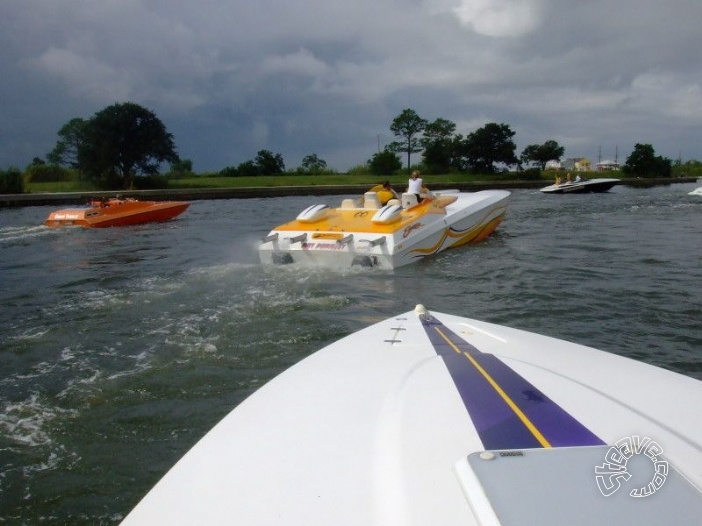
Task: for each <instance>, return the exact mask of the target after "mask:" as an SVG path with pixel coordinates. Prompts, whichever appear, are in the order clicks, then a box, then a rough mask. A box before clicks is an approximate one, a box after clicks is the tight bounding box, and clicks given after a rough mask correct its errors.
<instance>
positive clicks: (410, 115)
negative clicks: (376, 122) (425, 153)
mask: <svg viewBox="0 0 702 526" xmlns="http://www.w3.org/2000/svg"><path fill="white" fill-rule="evenodd" d="M426 125H427V120H426V119H422V118H421V117H420V116H419V115H417V113H416V112H415V111H414V110H412V109H409V108H406V109H404V110H402V113H400V114H399V115H398V116H397V117H395V119H394V120H393V121H392V124H391V125H390V131H392V132H393V133H394V134H395V136H396V137H401V138H402V139H403V140H402V141H394V142H392V143H390V144H389V145H388V146H387V148H388V149H390V150H391V151H394V152H397V153H407V170H409V169H410V166H411V164H410V157H411V155H412V154H413V153H417V152H421V151H422V145H421V142H420V140H419V135H420V134H421V133H422V131H424V128H425V127H426Z"/></svg>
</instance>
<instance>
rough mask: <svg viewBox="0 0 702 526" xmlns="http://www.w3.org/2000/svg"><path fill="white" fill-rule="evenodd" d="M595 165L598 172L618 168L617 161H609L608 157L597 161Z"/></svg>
mask: <svg viewBox="0 0 702 526" xmlns="http://www.w3.org/2000/svg"><path fill="white" fill-rule="evenodd" d="M595 166H597V171H598V172H608V171H610V170H619V163H618V162H616V161H610V160H609V159H606V160H604V161H602V162H599V163H597V164H596V165H595Z"/></svg>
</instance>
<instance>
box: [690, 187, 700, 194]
mask: <svg viewBox="0 0 702 526" xmlns="http://www.w3.org/2000/svg"><path fill="white" fill-rule="evenodd" d="M687 195H702V186H700V187H699V188H696V189H694V190H693V191H692V192H690V193H688V194H687Z"/></svg>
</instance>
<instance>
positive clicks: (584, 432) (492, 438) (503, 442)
mask: <svg viewBox="0 0 702 526" xmlns="http://www.w3.org/2000/svg"><path fill="white" fill-rule="evenodd" d="M422 324H423V326H424V328H425V330H426V332H427V335H428V336H429V339H430V341H431V343H432V345H433V346H434V350H435V351H436V353H437V354H438V355H439V356H441V357H442V358H443V360H444V363H445V364H446V367H447V368H448V371H449V373H450V374H451V378H452V379H453V381H454V383H455V385H456V388H457V389H458V392H459V394H460V396H461V399H462V400H463V403H464V405H465V407H466V409H467V410H468V414H469V415H470V418H471V420H472V421H473V425H474V426H475V428H476V430H477V431H478V435H479V436H480V440H481V441H482V442H483V445H484V446H485V448H486V449H527V448H537V447H542V444H541V443H540V442H539V441H538V439H537V438H536V436H535V435H534V434H533V433H532V432H531V431H530V430H529V429H528V428H527V426H526V425H525V424H524V422H523V421H522V419H520V417H519V416H518V415H517V413H516V412H515V411H514V410H513V409H512V408H511V407H510V406H509V405H508V404H507V402H505V400H504V399H503V398H502V396H501V395H500V394H499V393H498V392H497V390H495V388H494V387H493V386H492V385H491V384H490V383H489V382H488V380H487V379H486V378H485V376H484V375H483V374H482V373H481V372H480V371H479V370H478V369H477V368H476V367H475V365H474V364H473V363H471V361H470V360H469V359H468V358H467V357H466V356H465V355H464V354H463V353H467V354H469V355H470V356H471V357H472V358H473V359H474V360H475V361H476V362H477V363H478V365H479V366H480V367H482V368H483V370H484V371H485V372H486V373H487V374H488V375H489V376H490V377H491V378H492V379H493V380H494V381H495V382H496V383H497V384H498V385H499V386H500V388H501V389H502V391H503V392H504V393H505V394H506V395H507V396H508V397H509V398H510V399H511V400H512V401H513V402H514V404H516V406H517V407H518V408H519V410H521V412H522V413H523V414H524V415H525V416H526V417H527V418H528V419H529V421H530V422H531V423H532V424H533V426H534V427H536V429H538V431H539V432H540V433H541V434H542V435H543V436H544V437H545V438H546V440H548V442H549V444H550V445H551V446H553V447H566V446H594V445H603V444H604V442H603V441H602V440H600V439H599V438H598V437H597V436H596V435H595V434H594V433H592V432H591V431H590V430H589V429H587V428H586V427H585V426H583V425H582V424H581V423H580V422H578V421H577V420H576V419H575V418H573V417H572V416H571V415H570V414H569V413H567V412H566V411H565V410H564V409H563V408H561V407H560V406H559V405H558V404H556V403H555V402H553V400H551V399H550V398H548V397H547V396H546V395H544V394H543V393H541V392H540V391H539V390H538V389H537V388H536V387H534V386H533V385H532V384H531V383H529V382H528V381H526V380H525V379H524V378H522V377H521V376H520V375H519V374H517V373H516V372H515V371H514V370H512V369H511V368H510V367H508V366H507V365H506V364H505V363H503V362H502V361H500V360H499V359H498V358H497V357H495V356H494V355H491V354H486V353H482V352H480V351H479V350H478V349H476V348H475V347H474V346H473V345H471V344H469V343H468V342H466V341H465V340H463V339H462V338H461V337H459V336H458V335H456V334H455V333H454V332H452V331H451V330H449V329H448V328H447V327H446V326H444V325H443V324H442V323H441V322H439V321H438V320H436V319H433V318H432V319H430V320H424V319H422ZM437 328H438V329H440V330H441V332H442V333H443V334H444V335H445V336H446V338H448V339H449V340H450V341H451V343H452V344H453V346H455V347H456V348H457V349H458V350H459V351H460V353H459V352H456V349H454V347H452V346H451V345H449V343H447V341H446V340H445V339H444V337H442V336H441V334H439V332H438V331H437Z"/></svg>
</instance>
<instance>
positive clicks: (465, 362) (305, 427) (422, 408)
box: [123, 306, 702, 526]
mask: <svg viewBox="0 0 702 526" xmlns="http://www.w3.org/2000/svg"><path fill="white" fill-rule="evenodd" d="M700 399H702V382H699V381H698V380H695V379H693V378H690V377H686V376H682V375H679V374H676V373H673V372H670V371H666V370H662V369H659V368H656V367H653V366H651V365H647V364H644V363H641V362H637V361H633V360H631V359H627V358H623V357H621V356H617V355H614V354H608V353H605V352H602V351H598V350H596V349H593V348H589V347H585V346H582V345H577V344H575V343H569V342H565V341H562V340H557V339H554V338H550V337H546V336H541V335H538V334H533V333H529V332H525V331H521V330H517V329H511V328H507V327H503V326H499V325H493V324H490V323H484V322H480V321H476V320H472V319H468V318H463V317H458V316H454V315H449V314H442V313H438V312H432V313H429V312H427V311H426V310H425V309H424V308H423V307H422V306H417V308H416V309H415V310H414V311H410V312H407V313H404V314H401V315H399V316H394V317H392V318H389V319H387V320H384V321H381V322H379V323H377V324H375V325H372V326H370V327H368V328H366V329H363V330H361V331H359V332H356V333H354V334H351V335H349V336H347V337H345V338H343V339H341V340H339V341H338V342H336V343H333V344H331V345H329V346H328V347H325V348H324V349H322V350H321V351H319V352H317V353H315V354H313V355H311V356H309V357H308V358H306V359H304V360H302V361H301V362H300V363H298V364H297V365H295V366H293V367H292V368H290V369H289V370H287V371H286V372H284V373H283V374H281V375H279V376H278V377H276V378H275V379H273V380H271V381H270V382H269V383H267V384H266V385H264V386H263V387H262V388H261V389H259V390H258V391H257V392H255V393H254V394H253V395H252V396H250V397H249V398H248V399H247V400H245V401H244V402H243V403H241V404H240V405H239V406H238V407H237V408H235V409H234V410H233V411H232V412H231V413H230V414H229V415H228V416H227V417H225V418H224V419H223V420H222V421H221V422H220V423H219V424H218V425H217V426H215V427H214V429H212V430H211V431H210V432H209V433H208V434H207V435H206V436H205V437H204V438H203V439H202V440H201V441H200V442H199V443H198V444H196V445H195V447H193V449H192V450H191V451H189V452H188V453H187V454H186V455H185V457H184V458H183V459H182V460H180V462H178V463H177V464H176V465H175V467H173V469H171V471H170V472H169V473H167V474H166V475H165V476H164V478H163V479H162V480H161V481H160V482H159V483H158V484H157V485H156V486H155V487H154V488H153V489H152V490H151V492H150V493H148V495H147V496H146V497H145V498H144V499H143V500H142V501H141V503H139V504H138V505H137V506H136V508H135V509H134V510H133V511H132V513H131V514H130V515H129V516H128V517H127V518H126V520H125V521H124V522H123V525H124V526H135V525H140V526H141V525H143V526H146V525H148V526H155V525H168V526H170V525H173V524H181V525H195V524H208V525H210V526H214V525H223V524H242V525H243V524H286V525H288V526H309V525H310V524H320V525H321V524H325V525H331V524H333V525H349V526H357V525H359V524H365V525H378V526H387V525H426V524H441V525H442V526H452V525H455V526H466V525H474V526H477V525H488V524H489V525H516V524H520V525H532V524H548V525H562V524H569V525H576V526H577V525H588V526H589V525H592V524H635V525H643V524H646V525H668V524H698V523H699V517H700V516H702V496H701V493H700V488H702V419H701V418H700V413H699V408H698V407H697V404H696V403H695V400H700Z"/></svg>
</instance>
